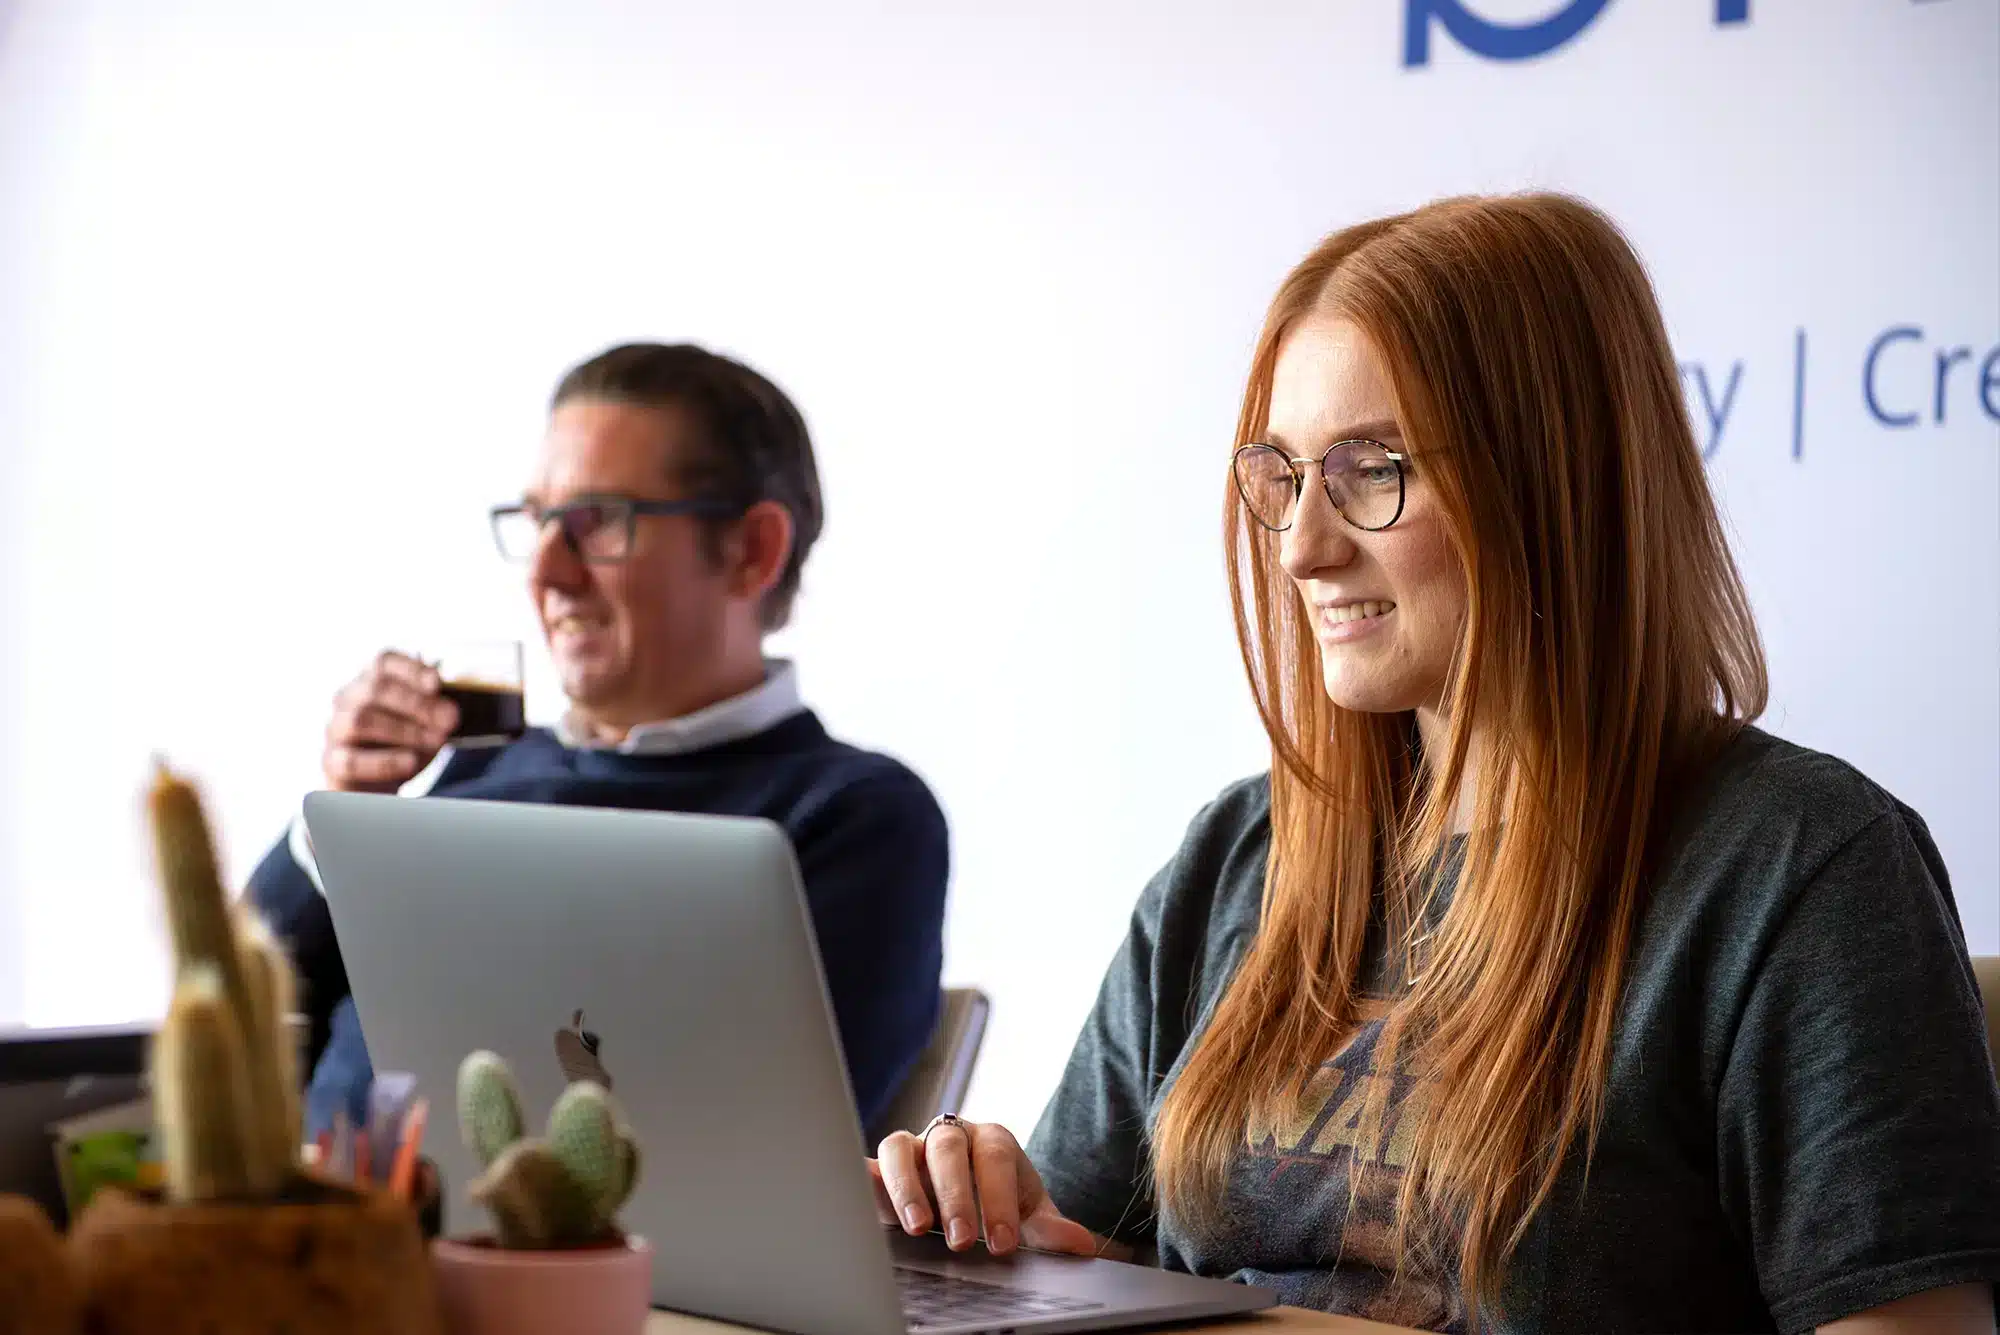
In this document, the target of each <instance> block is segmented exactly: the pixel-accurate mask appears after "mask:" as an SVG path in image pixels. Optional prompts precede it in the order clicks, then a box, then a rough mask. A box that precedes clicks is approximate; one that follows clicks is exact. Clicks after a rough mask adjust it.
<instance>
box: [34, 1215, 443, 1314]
mask: <svg viewBox="0 0 2000 1335" xmlns="http://www.w3.org/2000/svg"><path fill="white" fill-rule="evenodd" d="M69 1250H70V1260H71V1264H72V1266H73V1267H74V1270H75V1274H76V1276H77V1282H78V1284H79V1287H80V1288H81V1291H82V1295H83V1328H84V1329H86V1330H89V1331H91V1332H92V1333H93V1335H235V1333H236V1332H244V1335H251V1333H252V1332H255V1333H256V1335H264V1333H265V1332H269V1331H278V1330H282V1331H286V1332H288V1333H289V1335H336V1333H338V1335H347V1332H351V1331H362V1330H365V1331H368V1332H370V1335H441V1326H440V1322H439V1314H438V1305H437V1294H436V1288H435V1286H434V1284H433V1282H432V1279H431V1270H430V1265H429V1262H428V1260H427V1258H426V1256H425V1251H424V1241H423V1237H422V1236H421V1234H420V1233H419V1232H418V1228H417V1216H416V1213H415V1211H414V1210H413V1209H412V1208H411V1206H410V1204H409V1203H408V1202H407V1201H402V1200H398V1199H396V1198H395V1197H393V1196H390V1195H389V1194H387V1193H386V1192H377V1191H370V1192H366V1193H364V1192H360V1191H357V1190H355V1189H353V1188H352V1187H348V1186H343V1185H336V1184H334V1183H330V1182H326V1181H322V1180H319V1179H316V1178H310V1177H307V1178H301V1179H300V1180H299V1182H298V1183H297V1184H296V1186H295V1187H294V1188H293V1190H292V1191H290V1192H288V1193H287V1195H286V1198H285V1199H283V1200H281V1201H277V1202H269V1203H266V1202H246V1203H243V1204H223V1203H218V1204H205V1205H171V1204H168V1203H166V1202H164V1201H162V1200H161V1199H160V1198H159V1197H158V1196H156V1195H151V1194H147V1193H141V1192H133V1191H127V1190H123V1189H120V1188H107V1189H104V1190H101V1191H99V1192H98V1193H97V1194H96V1195H95V1196H93V1197H92V1198H91V1201H90V1205H89V1207H88V1208H86V1209H85V1210H84V1212H83V1217H82V1218H81V1219H79V1220H78V1221H77V1222H76V1223H75V1225H73V1226H72V1227H71V1229H70V1241H69Z"/></svg>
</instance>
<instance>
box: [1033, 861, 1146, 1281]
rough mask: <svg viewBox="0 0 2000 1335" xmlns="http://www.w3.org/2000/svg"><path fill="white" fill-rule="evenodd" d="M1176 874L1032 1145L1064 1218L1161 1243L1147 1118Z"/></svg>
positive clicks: (1142, 904)
mask: <svg viewBox="0 0 2000 1335" xmlns="http://www.w3.org/2000/svg"><path fill="white" fill-rule="evenodd" d="M1171 871H1172V868H1171V867H1169V868H1168V869H1167V870H1163V871H1162V872H1160V874H1159V875H1158V876H1156V877H1154V878H1153V880H1152V882H1151V883H1150V884H1149V885H1148V886H1147V888H1146V893H1145V894H1144V895H1143V896H1141V898H1140V900H1139V905H1138V907H1137V908H1136V909H1134V910H1133V913H1132V923H1131V927H1130V928H1129V929H1128V930H1127V931H1126V933H1125V939H1124V941H1122V942H1121V943H1120V944H1119V946H1118V952H1117V954H1115V955H1114V956H1112V959H1111V965H1110V967H1109V968H1108V969H1106V970H1105V972H1104V981H1103V983H1102V984H1101V985H1100V986H1099V988H1098V990H1097V1001H1096V1004H1095V1005H1093V1006H1092V1007H1091V1009H1090V1015H1089V1018H1087V1019H1086V1020H1085V1021H1084V1024H1083V1031H1082V1032H1081V1033H1080V1034H1078V1035H1077V1039H1076V1046H1075V1047H1073V1048H1071V1049H1070V1054H1069V1064H1068V1065H1067V1066H1066V1067H1065V1068H1064V1069H1063V1075H1062V1080H1061V1082H1060V1083H1059V1084H1058V1085H1057V1086H1056V1091H1055V1094H1054V1095H1053V1096H1052V1097H1051V1098H1050V1099H1049V1103H1048V1106H1047V1108H1045V1109H1044V1110H1043V1112H1042V1119H1041V1121H1040V1122H1039V1123H1038V1124H1037V1125H1036V1127H1035V1133H1034V1135H1033V1136H1031V1137H1030V1138H1029V1141H1028V1146H1027V1149H1028V1157H1029V1158H1030V1159H1032V1160H1033V1161H1034V1164H1035V1167H1036V1169H1037V1171H1039V1172H1040V1173H1041V1175H1042V1181H1043V1183H1044V1184H1045V1185H1046V1186H1047V1187H1048V1189H1049V1194H1050V1196H1052V1197H1053V1198H1054V1200H1055V1203H1056V1205H1057V1207H1058V1208H1059V1209H1061V1210H1062V1212H1063V1213H1064V1214H1065V1215H1068V1216H1069V1217H1070V1218H1071V1219H1074V1220H1075V1221H1076V1222H1077V1223H1079V1224H1082V1225H1083V1226H1084V1227H1085V1228H1088V1229H1090V1230H1092V1231H1093V1232H1096V1233H1098V1234H1101V1235H1102V1236H1105V1237H1109V1238H1116V1239H1118V1240H1119V1241H1121V1242H1129V1243H1133V1244H1135V1245H1143V1244H1145V1243H1147V1242H1149V1241H1150V1240H1151V1239H1152V1237H1153V1222H1154V1221H1153V1206H1152V1197H1151V1193H1150V1192H1149V1191H1148V1190H1147V1186H1146V1173H1145V1157H1144V1156H1145V1138H1146V1118H1147V1113H1148V1109H1149V1105H1150V1100H1151V1094H1152V1089H1153V1084H1154V1082H1153V1081H1152V1080H1150V1079H1149V1078H1148V1071H1149V1067H1150V1061H1151V1052H1152V1049H1153V1046H1154V1043H1153V1005H1154V998H1153V985H1152V984H1153V964H1154V945H1155V942H1156V940H1157V936H1158V930H1157V929H1158V925H1159V913H1160V905H1161V902H1162V900H1163V898H1164V896H1165V890H1166V884H1165V883H1166V881H1167V879H1168V877H1169V876H1170V874H1171Z"/></svg>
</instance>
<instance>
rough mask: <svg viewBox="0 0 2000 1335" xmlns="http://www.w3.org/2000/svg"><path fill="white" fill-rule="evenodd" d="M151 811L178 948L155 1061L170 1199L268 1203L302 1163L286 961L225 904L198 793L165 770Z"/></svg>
mask: <svg viewBox="0 0 2000 1335" xmlns="http://www.w3.org/2000/svg"><path fill="white" fill-rule="evenodd" d="M147 808H148V814H149V815H150V817H151V821H152V829H153V843H154V849H155V853H156V855H157V863H158V869H159V876H160V885H161V889H162V891H163V892H164V895H165V899H166V908H167V924H168V927H169V930H170V934H171V936H172V940H173V952H174V995H173V1001H172V1003H171V1005H170V1006H169V1007H168V1010H167V1017H166V1020H165V1021H164V1022H163V1023H162V1024H161V1026H160V1033H159V1037H158V1039H157V1040H156V1042H155V1043H154V1045H153V1057H152V1067H153V1103H154V1116H155V1119H156V1120H157V1122H158V1124H159V1127H160V1132H161V1139H162V1141H163V1144H164V1147H165V1156H164V1157H165V1160H166V1181H167V1194H168V1196H169V1198H170V1199H172V1200H174V1201H176V1202H180V1203H189V1202H196V1201H219V1200H267V1199H273V1198H276V1197H278V1196H280V1195H282V1194H283V1192H284V1191H285V1190H286V1189H287V1187H288V1186H290V1185H291V1183H292V1182H293V1180H294V1178H295V1177H296V1175H297V1172H298V1160H299V1073H298V1054H297V1050H296V1047H295V1046H294V1044H293V1042H292V1040H291V1038H290V1036H289V1034H288V1033H287V1031H286V1027H285V1015H286V1013H287V1012H288V1011H289V1010H290V1009H291V1007H292V1000H293V993H294V984H293V981H292V971H291V963H290V961H288V960H287V959H286V958H285V956H284V952H283V951H282V949H281V948H280V947H279V945H278V943H277V941H276V940H275V939H274V938H273V937H272V936H271V934H270V932H269V931H268V930H267V929H265V927H264V925H263V924H262V922H261V921H260V920H258V918H257V917H256V915H255V914H254V913H253V912H251V911H250V910H249V909H248V908H247V907H241V906H239V907H237V908H234V909H232V908H231V906H230V903H229V897H228V896H227V895H226V894H225V893H224V892H223V888H222V878H221V875H220V873H219V871H218V869H217V866H216V860H215V846H214V842H213V841H212V840H211V838H210V837H209V829H208V821H207V818H206V817H205V815H204V814H203V812H202V807H201V799H200V797H199V796H198V795H197V794H196V793H195V791H194V789H193V788H192V787H191V786H190V785H188V784H187V783H186V782H185V781H183V780H181V779H179V778H177V777H175V776H174V775H173V774H172V773H170V772H169V771H168V770H167V768H166V766H165V765H164V764H160V765H159V766H158V767H157V773H156V775H155V778H154V783H153V789H152V792H151V793H150V794H149V797H148V801H147Z"/></svg>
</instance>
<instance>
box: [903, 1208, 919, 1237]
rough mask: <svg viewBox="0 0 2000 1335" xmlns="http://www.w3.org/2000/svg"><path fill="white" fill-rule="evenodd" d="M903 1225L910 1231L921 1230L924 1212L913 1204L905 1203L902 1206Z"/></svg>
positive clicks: (917, 1231) (916, 1231)
mask: <svg viewBox="0 0 2000 1335" xmlns="http://www.w3.org/2000/svg"><path fill="white" fill-rule="evenodd" d="M903 1227H904V1228H906V1229H908V1230H910V1232H912V1233H919V1232H922V1231H923V1227H924V1212H923V1211H922V1210H919V1209H918V1208H917V1207H916V1206H914V1205H905V1206H904V1207H903Z"/></svg>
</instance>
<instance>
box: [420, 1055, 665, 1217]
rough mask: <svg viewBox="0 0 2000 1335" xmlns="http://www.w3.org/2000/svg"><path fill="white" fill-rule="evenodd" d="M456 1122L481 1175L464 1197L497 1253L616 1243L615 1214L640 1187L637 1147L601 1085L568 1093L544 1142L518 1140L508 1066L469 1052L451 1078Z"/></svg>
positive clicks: (552, 1115) (517, 1108) (516, 1098)
mask: <svg viewBox="0 0 2000 1335" xmlns="http://www.w3.org/2000/svg"><path fill="white" fill-rule="evenodd" d="M458 1121H459V1129H460V1132H461V1133H462V1134H463V1135H464V1137H465V1143H466V1147H467V1148H468V1149H470V1150H471V1151H472V1152H473V1154H474V1155H476V1156H477V1157H478V1159H479V1163H480V1166H481V1168H483V1169H484V1170H485V1171H484V1172H482V1173H481V1174H480V1176H479V1177H478V1178H477V1179H476V1180H475V1181H474V1182H473V1183H472V1184H471V1186H470V1187H469V1188H468V1190H469V1191H470V1192H471V1194H472V1198H473V1199H474V1200H476V1201H478V1202H479V1203H480V1204H481V1205H483V1206H485V1207H486V1212H487V1213H488V1214H489V1215H491V1216H492V1218H493V1233H494V1239H495V1241H497V1242H498V1243H499V1244H500V1245H501V1246H502V1247H505V1248H508V1249H511V1250H517V1251H545V1250H549V1249H553V1248H558V1247H580V1246H590V1245H593V1244H596V1243H602V1242H608V1241H611V1240H614V1239H615V1238H617V1236H618V1228H617V1215H618V1211H619V1208H620V1207H622V1206H623V1205H624V1204H625V1202H626V1200H627V1199H628V1198H629V1197H630V1196H631V1194H632V1187H633V1185H634V1184H635V1183H636V1182H637V1181H638V1178H639V1146H638V1142H637V1141H635V1140H634V1139H633V1138H632V1132H631V1130H630V1129H629V1128H628V1127H627V1126H626V1125H625V1122H624V1118H623V1117H622V1116H620V1114H619V1111H618V1105H617V1103H616V1102H615V1101H614V1100H613V1099H612V1097H611V1094H610V1092H609V1091H608V1090H606V1089H605V1088H604V1087H603V1086H601V1085H598V1084H595V1083H593V1082H591V1081H588V1080H582V1081H578V1082H576V1083H575V1084H572V1085H570V1086H569V1088H568V1089H566V1090H564V1091H563V1094H562V1097H561V1098H559V1099H557V1100H556V1105H555V1107H554V1108H553V1109H551V1110H550V1112H549V1123H548V1130H547V1132H546V1134H545V1135H543V1136H541V1137H529V1136H525V1135H524V1134H523V1122H522V1118H521V1099H520V1095H519V1094H517V1093H516V1092H515V1087H514V1079H513V1075H512V1073H511V1072H509V1071H508V1069H507V1063H506V1062H505V1061H504V1060H502V1059H501V1058H500V1057H499V1056H498V1055H496V1054H494V1053H491V1052H475V1053H473V1054H471V1055H470V1056H468V1057H467V1058H466V1059H465V1061H464V1062H463V1063H461V1064H460V1066H459V1070H458Z"/></svg>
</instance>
